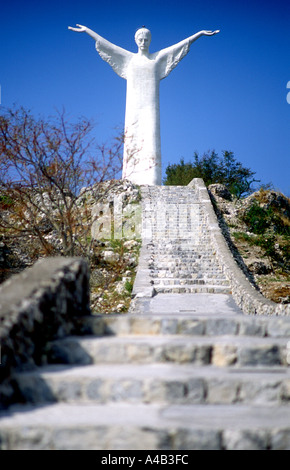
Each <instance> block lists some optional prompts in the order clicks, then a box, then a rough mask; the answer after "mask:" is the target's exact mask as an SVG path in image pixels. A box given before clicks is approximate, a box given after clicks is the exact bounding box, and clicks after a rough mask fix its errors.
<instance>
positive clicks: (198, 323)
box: [78, 304, 290, 346]
mask: <svg viewBox="0 0 290 470" xmlns="http://www.w3.org/2000/svg"><path fill="white" fill-rule="evenodd" d="M180 308H181V310H180V311H179V312H176V314H172V313H168V314H166V313H163V314H156V313H155V314H146V315H142V314H141V315H138V314H137V315H134V314H130V315H124V314H110V315H102V314H100V315H92V316H89V317H82V318H79V322H78V334H80V335H96V336H106V335H121V336H122V335H125V336H128V335H178V334H181V335H193V336H200V335H204V336H206V335H207V336H219V335H239V336H248V337H251V336H258V337H269V338H284V339H285V341H287V342H288V340H289V338H290V317H264V316H263V317H262V316H256V317H253V316H245V315H238V314H229V313H228V312H224V316H223V312H220V313H218V312H216V313H214V314H213V313H211V314H207V313H205V314H198V313H194V312H195V304H193V305H192V307H190V308H189V306H187V310H182V306H180ZM288 346H290V344H289V345H288Z"/></svg>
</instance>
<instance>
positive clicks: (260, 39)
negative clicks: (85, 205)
mask: <svg viewBox="0 0 290 470" xmlns="http://www.w3.org/2000/svg"><path fill="white" fill-rule="evenodd" d="M0 12H1V27H0V58H1V60H0V85H1V105H2V106H3V107H10V106H12V105H13V104H14V103H16V104H17V105H23V106H24V107H26V108H29V109H31V110H32V111H33V112H34V113H35V114H42V115H44V116H48V115H51V114H55V110H56V109H57V110H62V109H63V108H64V109H65V110H66V112H67V113H68V115H69V117H70V118H71V119H72V120H74V119H75V118H77V117H79V116H86V117H87V118H92V119H94V121H95V122H96V123H97V127H96V131H95V134H96V137H97V138H98V140H99V142H100V143H102V142H110V140H111V139H112V137H113V136H115V135H116V134H117V133H118V129H119V132H120V131H121V130H122V129H123V124H124V115H125V95H126V82H125V80H123V79H121V78H120V77H118V76H117V75H116V74H115V73H114V72H113V71H112V69H111V68H110V67H109V65H108V64H107V63H105V62H104V61H102V59H101V58H100V57H99V55H98V54H97V52H96V51H95V48H94V41H93V39H92V38H90V37H89V36H88V35H86V34H84V33H83V34H78V33H75V32H72V31H69V30H68V26H74V25H75V24H76V23H79V24H83V25H86V26H88V27H90V28H91V29H93V30H95V31H96V32H98V33H99V34H101V35H102V36H103V37H105V38H107V39H108V40H110V41H111V42H113V43H115V44H118V45H119V46H121V47H123V48H126V49H128V50H131V51H132V52H137V48H136V44H135V42H134V34H135V31H136V29H137V28H138V27H140V26H142V25H146V27H148V28H149V29H150V30H151V33H152V42H151V46H150V52H155V51H157V50H159V49H161V48H163V47H167V46H169V45H172V44H174V43H176V42H178V41H180V40H182V39H184V38H186V37H188V36H191V35H192V34H194V33H196V32H197V31H200V30H203V29H209V30H214V29H220V30H221V32H220V33H219V34H218V35H215V36H213V37H202V38H200V39H198V40H197V41H196V42H195V43H194V44H193V45H192V46H191V50H190V52H189V54H188V55H187V56H186V57H185V58H184V59H183V60H182V61H181V63H180V64H179V65H178V67H177V68H176V69H175V70H174V71H173V72H172V73H171V74H170V75H169V77H167V78H166V79H165V80H163V81H162V82H161V84H160V86H161V88H160V94H161V97H160V104H161V142H162V164H163V174H164V170H165V168H166V166H167V165H168V164H169V163H170V164H172V163H178V162H179V161H180V158H181V157H183V158H184V160H185V161H189V160H190V159H191V158H192V156H193V154H194V152H195V151H197V152H198V153H199V154H203V153H204V152H206V151H208V150H215V151H216V152H217V153H218V154H219V155H221V152H222V150H230V151H233V152H234V155H235V157H236V158H237V160H238V161H240V162H242V164H243V165H244V166H246V167H249V168H250V169H251V170H253V171H255V172H256V178H258V179H260V180H262V182H263V183H269V182H271V183H272V184H273V185H274V187H275V188H277V189H279V190H280V191H282V192H283V193H284V194H287V195H288V196H290V183H289V181H290V163H289V162H290V104H288V103H287V99H286V97H287V93H288V92H290V88H289V89H287V84H288V82H289V81H290V2H289V1H288V2H285V0H283V1H282V0H276V1H267V0H264V1H262V0H252V1H251V2H246V1H245V0H238V1H234V0H231V1H228V0H221V1H219V0H216V1H213V0H190V1H189V0H188V1H186V0H179V1H177V0H174V1H172V0H155V1H153V0H146V1H145V2H140V1H134V2H133V1H131V0H130V1H129V0H122V1H116V0H106V1H99V0H94V1H90V0H82V1H80V0H70V1H62V0H59V1H55V0H50V1H46V0H42V1H40V2H35V1H30V0H27V1H13V0H10V1H9V2H7V1H5V2H4V1H3V0H1V10H0ZM289 101H290V99H289Z"/></svg>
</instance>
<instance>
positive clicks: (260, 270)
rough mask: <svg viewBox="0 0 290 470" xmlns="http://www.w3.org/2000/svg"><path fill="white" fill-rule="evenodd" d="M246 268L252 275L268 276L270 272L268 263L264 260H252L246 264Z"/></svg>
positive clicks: (270, 268)
mask: <svg viewBox="0 0 290 470" xmlns="http://www.w3.org/2000/svg"><path fill="white" fill-rule="evenodd" d="M247 266H248V268H249V269H250V271H251V272H252V273H253V274H268V273H270V272H271V271H272V267H271V265H270V263H269V262H268V261H266V260H263V261H261V260H258V259H254V260H252V261H250V262H247Z"/></svg>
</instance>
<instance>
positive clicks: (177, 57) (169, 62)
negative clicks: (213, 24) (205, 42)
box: [155, 30, 219, 80]
mask: <svg viewBox="0 0 290 470" xmlns="http://www.w3.org/2000/svg"><path fill="white" fill-rule="evenodd" d="M217 33H219V30H216V31H205V30H203V31H199V32H198V33H196V34H193V35H192V36H190V37H188V38H186V39H183V40H182V41H180V42H178V43H177V44H174V45H173V46H170V47H167V48H165V49H162V50H161V51H159V52H157V53H156V54H155V57H156V60H157V61H158V62H159V75H160V79H161V80H162V79H163V78H165V77H167V76H168V75H169V73H170V72H171V71H172V70H173V69H174V68H175V67H176V66H177V64H178V63H179V62H180V61H181V59H183V57H185V56H186V54H187V53H188V52H189V49H190V46H191V44H192V43H193V42H194V41H196V40H197V39H198V38H200V37H201V36H213V35H214V34H217Z"/></svg>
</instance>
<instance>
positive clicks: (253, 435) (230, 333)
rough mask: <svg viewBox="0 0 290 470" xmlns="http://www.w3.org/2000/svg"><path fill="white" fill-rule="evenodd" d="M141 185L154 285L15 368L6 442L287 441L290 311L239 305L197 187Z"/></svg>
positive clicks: (289, 444)
mask: <svg viewBox="0 0 290 470" xmlns="http://www.w3.org/2000/svg"><path fill="white" fill-rule="evenodd" d="M187 189H188V188H187ZM142 191H144V192H143V198H144V195H146V192H147V196H146V198H145V199H144V204H145V205H146V204H147V203H148V204H147V207H144V208H143V214H144V221H145V222H146V224H145V229H146V231H145V235H146V238H145V236H144V241H145V244H146V246H148V248H146V250H148V253H149V263H150V268H149V273H150V280H151V281H150V282H151V283H152V285H154V289H155V290H156V291H157V292H158V293H157V295H155V296H153V297H143V298H140V299H139V304H138V309H136V310H135V312H134V311H133V312H132V313H130V314H110V315H91V316H86V317H82V318H80V319H79V321H78V325H77V327H76V329H75V332H74V335H72V336H67V337H64V338H63V339H58V340H55V341H52V342H50V343H49V344H47V348H46V354H45V356H44V360H43V365H42V366H40V367H38V368H35V369H33V370H27V371H22V372H17V373H15V374H14V377H13V380H14V386H15V389H16V390H17V394H18V404H17V405H14V406H11V407H10V408H9V409H8V410H4V411H2V412H1V413H0V448H1V449H2V450H6V449H7V450H15V449H17V450H19V449H33V450H36V449H43V450H44V449H45V450H48V449H50V450H61V449H64V450H69V449H73V450H77V449H81V450H94V449H101V450H142V449H144V450H171V451H173V450H178V451H180V450H197V449H198V450H203V449H205V450H209V449H211V450H223V449H226V450H231V449H241V450H246V449H253V450H254V449H255V450H263V449H273V450H274V449H283V450H285V449H288V450H289V449H290V406H289V401H290V368H289V363H290V343H289V338H290V317H287V316H284V317H278V316H263V315H260V316H248V315H244V314H243V313H242V312H241V310H240V309H239V308H238V307H237V306H236V304H235V303H234V301H233V299H232V297H231V294H230V286H229V284H228V281H227V279H226V278H225V277H224V275H223V271H222V267H221V266H219V263H218V261H217V259H216V257H215V253H214V250H213V248H211V246H210V243H209V239H208V238H207V236H208V234H207V233H206V227H205V224H204V221H203V216H202V207H200V206H198V205H197V206H196V207H195V208H194V209H192V212H191V214H189V215H188V204H187V203H188V200H190V201H194V198H195V196H196V195H195V193H194V191H192V190H190V191H188V190H187V191H186V190H185V189H183V190H180V194H179V193H178V194H179V196H180V197H179V196H178V194H176V192H178V191H179V190H178V189H177V188H174V189H173V188H172V189H171V190H170V189H169V188H166V189H164V190H161V191H160V188H147V187H145V188H142ZM172 191H173V192H174V197H175V200H176V198H177V200H178V204H176V207H177V209H176V210H177V212H178V213H179V216H180V221H181V220H182V222H184V218H185V215H184V217H183V216H182V217H181V215H180V214H181V213H182V211H184V212H186V211H187V215H186V220H187V222H186V223H187V226H186V227H187V229H186V230H185V229H182V233H180V232H179V233H177V231H178V230H180V225H179V224H177V223H176V215H174V214H173V210H172V211H171V212H172V213H171V216H172V221H170V222H168V227H165V226H164V225H162V224H160V223H159V222H160V221H159V220H158V214H160V212H159V208H158V207H157V203H156V198H155V196H154V193H155V194H157V195H158V200H159V197H160V194H163V195H164V200H163V209H164V206H165V202H166V203H167V204H169V203H170V198H172V197H173V195H172V194H171V192H172ZM187 198H189V199H187ZM183 200H184V201H185V205H184V207H186V208H187V209H186V211H185V210H184V209H182V208H181V207H183V206H182V204H183V202H182V201H183ZM154 201H155V202H154ZM179 203H180V205H179ZM191 205H192V204H191ZM154 206H155V209H154ZM197 207H198V209H197ZM167 209H168V208H167ZM146 211H147V212H146ZM150 211H151V212H150ZM150 213H151V215H150ZM164 214H165V215H166V217H168V218H169V216H170V210H168V211H167V212H166V211H165V210H163V215H164ZM194 214H195V216H194ZM197 214H198V215H197ZM196 215H197V217H196ZM196 219H198V220H199V223H198V224H196V223H194V224H193V221H194V220H195V221H196ZM150 220H151V221H152V224H150ZM180 223H181V222H180ZM162 227H163V228H162ZM162 230H164V231H165V230H166V233H165V232H163V233H162ZM187 230H188V232H193V233H196V235H192V236H191V237H190V236H189V235H188V237H187ZM150 231H151V232H150ZM168 231H171V232H172V240H171V239H169V237H168ZM179 235H182V236H179ZM164 237H165V239H164ZM194 237H195V239H194ZM193 239H194V240H193ZM162 247H163V248H164V249H163V250H162ZM169 263H172V264H170V266H169ZM189 263H190V265H191V267H190V269H187V268H188V264H189ZM161 273H162V275H161ZM183 275H184V277H183ZM159 281H160V283H159ZM198 281H199V282H198ZM183 282H185V284H183ZM184 286H186V287H184ZM183 289H189V290H186V291H184V290H183ZM191 289H193V291H192V290H191ZM220 289H221V290H220Z"/></svg>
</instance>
